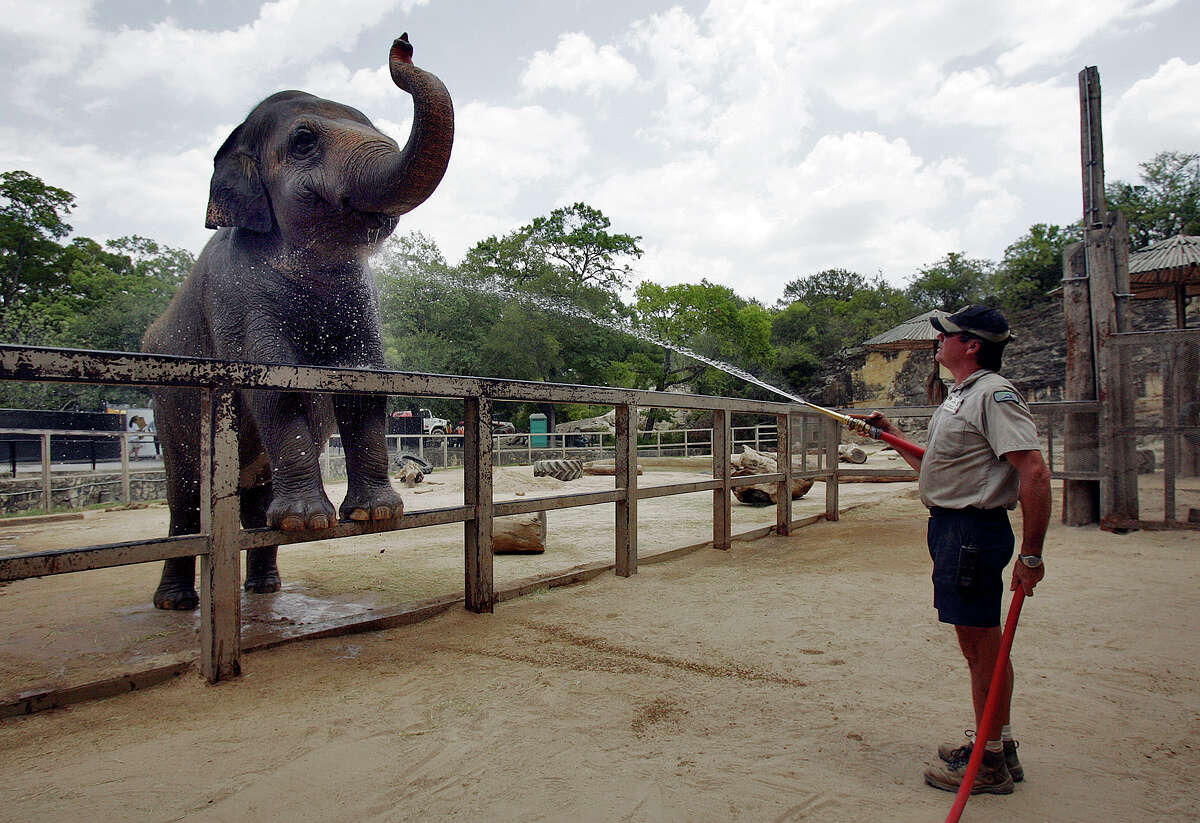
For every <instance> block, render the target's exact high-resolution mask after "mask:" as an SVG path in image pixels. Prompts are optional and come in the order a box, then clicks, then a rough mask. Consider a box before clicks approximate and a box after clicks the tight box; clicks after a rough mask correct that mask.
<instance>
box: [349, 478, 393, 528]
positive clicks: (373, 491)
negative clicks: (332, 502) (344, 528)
mask: <svg viewBox="0 0 1200 823" xmlns="http://www.w3.org/2000/svg"><path fill="white" fill-rule="evenodd" d="M338 512H339V513H340V514H341V516H342V517H343V518H344V519H346V520H358V521H366V520H395V519H397V518H399V517H400V515H402V514H404V501H403V500H401V499H400V495H398V494H396V490H395V489H393V488H392V484H391V483H386V482H385V483H382V484H378V485H373V486H369V487H357V488H355V487H351V489H350V490H349V491H348V492H347V493H346V499H345V500H343V501H342V505H341V506H340V507H339V508H338Z"/></svg>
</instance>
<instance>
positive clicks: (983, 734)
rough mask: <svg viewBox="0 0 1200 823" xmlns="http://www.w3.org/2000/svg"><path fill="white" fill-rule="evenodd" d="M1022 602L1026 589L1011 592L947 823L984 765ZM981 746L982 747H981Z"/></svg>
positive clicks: (959, 809) (958, 812) (962, 804)
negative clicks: (980, 717) (968, 757)
mask: <svg viewBox="0 0 1200 823" xmlns="http://www.w3.org/2000/svg"><path fill="white" fill-rule="evenodd" d="M1024 602H1025V589H1024V588H1023V587H1021V586H1020V585H1018V586H1017V590H1016V592H1014V593H1013V598H1012V602H1011V603H1010V604H1009V606H1008V620H1007V621H1006V622H1005V624H1004V636H1003V637H1001V638H1000V651H999V652H998V653H997V654H996V668H995V669H993V670H992V685H993V686H996V688H989V689H988V698H987V703H985V704H984V707H983V720H982V721H980V723H979V729H978V730H977V731H976V732H975V745H974V746H973V747H972V748H971V760H970V762H968V763H967V772H966V774H964V775H963V779H962V783H961V784H960V785H959V787H958V795H957V796H956V797H955V798H954V806H953V807H952V808H951V809H950V814H948V815H946V823H958V819H959V818H960V817H962V813H963V809H964V808H966V805H967V799H968V798H969V797H970V796H971V787H972V786H974V785H975V775H977V774H979V764H980V763H982V762H983V752H984V750H985V749H986V748H987V741H988V739H989V738H990V737H991V732H992V727H993V726H995V725H996V713H997V712H998V711H999V710H1000V695H1001V693H1002V692H1003V691H1004V689H1003V688H1000V684H1001V683H1003V682H1004V680H1003V678H1004V677H1005V676H1006V675H1007V674H1008V655H1009V652H1011V651H1012V644H1013V635H1015V634H1016V633H1017V619H1018V618H1020V616H1021V604H1022V603H1024ZM980 744H982V745H980Z"/></svg>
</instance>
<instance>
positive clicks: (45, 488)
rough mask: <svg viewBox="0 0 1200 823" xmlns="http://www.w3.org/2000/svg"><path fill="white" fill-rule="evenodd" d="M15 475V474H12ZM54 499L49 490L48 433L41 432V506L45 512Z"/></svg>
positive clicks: (48, 509)
mask: <svg viewBox="0 0 1200 823" xmlns="http://www.w3.org/2000/svg"><path fill="white" fill-rule="evenodd" d="M13 476H14V477H16V475H15V474H14V475H13ZM53 505H54V499H53V497H52V496H51V492H50V433H49V432H43V433H42V508H43V509H45V511H46V514H50V512H51V511H53V509H52V508H51V507H52V506H53Z"/></svg>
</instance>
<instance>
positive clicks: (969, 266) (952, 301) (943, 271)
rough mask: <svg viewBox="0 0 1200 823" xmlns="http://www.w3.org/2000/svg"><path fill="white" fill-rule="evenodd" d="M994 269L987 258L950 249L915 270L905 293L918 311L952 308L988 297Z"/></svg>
mask: <svg viewBox="0 0 1200 823" xmlns="http://www.w3.org/2000/svg"><path fill="white" fill-rule="evenodd" d="M994 270H995V264H993V263H992V262H991V261H990V260H984V259H982V258H974V257H967V256H966V255H965V254H963V253H962V252H950V253H948V254H947V255H946V256H945V257H943V258H942V259H941V260H939V261H937V262H936V263H934V264H933V265H932V266H927V267H926V268H923V269H921V270H920V271H918V272H917V274H916V275H915V276H914V277H913V279H912V282H910V283H909V285H908V289H907V290H906V294H907V295H908V298H909V299H910V300H911V301H912V302H913V305H914V306H915V307H916V309H917V312H918V313H919V312H923V311H929V310H930V309H941V310H943V311H954V310H956V309H959V308H962V307H963V306H965V305H967V304H969V303H980V302H985V301H987V299H988V296H989V294H990V291H991V289H992V285H993V284H992V275H993V272H994Z"/></svg>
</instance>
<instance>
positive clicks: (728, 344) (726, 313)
mask: <svg viewBox="0 0 1200 823" xmlns="http://www.w3.org/2000/svg"><path fill="white" fill-rule="evenodd" d="M634 312H635V315H636V323H637V326H638V328H639V329H641V330H642V331H643V332H644V333H645V334H646V335H648V336H649V337H651V338H654V339H656V340H660V341H662V342H663V343H667V344H669V345H667V346H660V345H657V344H651V345H647V346H642V347H640V348H639V349H638V350H637V351H635V352H633V353H632V354H631V356H630V358H629V360H628V364H629V368H630V371H631V372H632V373H633V374H635V375H636V376H637V377H638V382H639V384H640V385H643V386H647V387H649V388H653V389H655V390H656V391H665V390H666V389H668V388H669V387H670V386H673V385H676V384H681V383H682V384H688V385H689V386H691V387H692V388H693V389H695V390H696V391H698V392H701V393H705V394H707V393H712V392H726V393H732V394H736V395H742V396H744V395H746V394H750V395H751V396H757V395H758V394H759V393H761V391H762V390H761V389H758V388H755V387H754V386H753V385H752V384H747V383H746V382H744V381H743V380H742V379H741V378H737V377H734V376H732V375H730V374H729V373H728V372H726V371H724V370H722V369H721V368H715V367H713V366H711V365H709V364H706V363H704V362H703V361H701V360H698V359H696V358H693V357H689V356H688V355H686V354H684V353H682V352H680V351H677V350H676V348H678V349H686V350H688V351H692V352H695V353H696V354H699V355H701V356H702V357H706V358H708V359H709V360H713V361H715V362H717V363H721V364H729V365H731V366H734V367H737V368H739V369H743V370H745V371H747V372H749V373H751V374H754V375H758V374H763V373H765V372H766V371H767V370H768V369H769V368H770V366H771V365H772V363H773V362H774V358H775V352H774V349H773V348H772V346H771V341H770V315H769V312H767V310H766V309H765V308H764V307H763V306H761V305H759V304H757V303H752V302H748V301H746V300H743V299H742V298H740V297H738V296H737V295H736V294H735V293H734V292H733V290H732V289H730V288H728V287H726V286H718V285H716V284H713V283H709V282H708V281H707V280H701V281H700V283H698V284H697V283H681V284H679V285H675V286H662V285H659V284H658V283H652V282H649V281H647V282H644V283H642V284H641V285H639V286H638V288H637V291H636V292H635V304H634ZM672 346H674V347H676V348H671V347H672Z"/></svg>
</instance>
